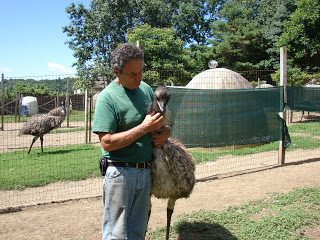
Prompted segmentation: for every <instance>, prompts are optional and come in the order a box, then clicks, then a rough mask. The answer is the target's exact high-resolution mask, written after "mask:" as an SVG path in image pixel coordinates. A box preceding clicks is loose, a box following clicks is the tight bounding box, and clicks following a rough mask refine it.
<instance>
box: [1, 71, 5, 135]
mask: <svg viewBox="0 0 320 240" xmlns="http://www.w3.org/2000/svg"><path fill="white" fill-rule="evenodd" d="M3 81H4V74H3V73H2V77H1V131H4V86H3Z"/></svg>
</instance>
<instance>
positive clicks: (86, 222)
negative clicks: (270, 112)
mask: <svg viewBox="0 0 320 240" xmlns="http://www.w3.org/2000/svg"><path fill="white" fill-rule="evenodd" d="M319 169H320V159H319V158H312V159H307V160H304V161H299V162H291V163H288V164H286V165H285V166H283V167H273V168H270V169H265V170H260V171H256V172H251V173H246V174H240V175H236V176H232V177H224V178H218V179H215V180H211V181H206V182H199V183H197V184H196V186H195V189H194V191H193V193H192V195H191V197H190V198H188V199H180V200H178V201H177V204H176V208H175V212H174V214H173V220H174V219H176V218H177V217H178V216H179V215H180V214H182V213H190V212H193V211H198V210H200V209H213V210H217V211H222V210H224V209H226V208H227V207H228V206H229V205H235V204H240V203H244V202H246V201H248V200H257V199H263V198H268V196H269V193H273V192H278V193H286V192H289V191H291V190H293V189H294V188H297V187H306V186H319V187H320V174H319ZM152 202H153V209H152V214H151V218H150V222H149V229H155V228H156V227H159V226H164V225H165V221H166V201H164V200H159V199H153V200H152ZM101 219H102V202H101V197H96V198H89V199H80V200H72V201H66V202H61V203H51V204H45V205H38V206H33V207H25V208H22V210H21V211H18V212H11V213H6V214H1V215H0V226H1V227H0V239H7V240H15V239H34V240H37V239H39V240H40V239H41V240H42V239H48V240H49V239H52V240H53V239H55V240H56V239H79V240H80V239H87V240H91V239H92V240H93V239H100V238H101ZM306 234H307V235H308V236H309V237H312V238H313V239H320V227H318V228H314V229H309V230H308V231H307V232H306Z"/></svg>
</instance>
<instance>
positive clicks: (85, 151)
mask: <svg viewBox="0 0 320 240" xmlns="http://www.w3.org/2000/svg"><path fill="white" fill-rule="evenodd" d="M170 74H171V73H170ZM264 74H265V73H264ZM171 75H173V74H171ZM176 75H177V74H176ZM251 75H253V74H251ZM231 78H232V77H231V76H229V78H227V79H226V80H228V81H231V80H232V79H231ZM40 79H41V78H40V77H38V78H37V80H38V81H39V80H40ZM44 79H45V77H44ZM7 80H9V79H7ZM52 80H53V79H52ZM206 80H207V79H206V78H205V77H202V79H201V81H202V82H205V81H206ZM211 80H212V79H211ZM211 80H210V79H209V81H211ZM229 84H231V83H229ZM221 86H222V85H221ZM224 86H225V85H224ZM230 86H231V85H230ZM66 88H67V87H65V89H66ZM170 91H171V95H172V98H171V100H170V103H169V107H170V108H171V110H172V112H173V116H174V123H173V126H172V137H175V138H178V139H180V140H181V141H182V142H183V143H184V144H185V145H186V146H187V147H188V149H189V151H190V153H191V154H192V156H193V157H194V158H195V160H196V162H197V166H196V178H197V180H204V179H210V178H215V177H223V176H228V175H232V174H237V173H242V172H246V171H248V170H253V169H260V168H269V167H273V166H278V164H279V157H278V156H279V140H281V138H282V135H281V132H282V129H283V125H282V123H281V121H279V120H278V112H279V111H281V110H282V109H283V105H282V103H281V97H282V91H283V89H282V88H272V89H254V88H253V87H252V88H249V89H240V90H239V89H234V88H233V89H230V88H229V89H226V88H224V89H222V90H221V89H220V90H219V89H209V87H208V86H207V87H206V88H205V89H191V88H188V89H185V88H175V87H171V88H170ZM319 91H320V89H318V90H312V94H313V97H310V96H308V95H307V93H304V94H299V100H298V101H303V100H304V99H308V101H309V102H311V103H312V104H313V106H317V102H320V101H319V98H320V92H319ZM94 94H95V92H92V94H88V95H83V94H82V95H79V94H70V96H69V97H70V99H71V100H72V112H71V114H70V115H69V116H68V118H66V119H65V120H64V121H63V122H62V124H61V126H59V127H58V128H56V129H54V130H52V131H50V132H49V133H47V134H45V135H44V136H43V152H42V150H41V141H40V139H37V140H36V141H35V143H34V144H33V146H32V149H31V151H30V154H28V150H29V148H30V145H31V143H32V141H33V139H34V136H33V135H19V132H20V129H22V127H23V125H24V124H25V123H26V122H27V121H28V119H30V118H31V116H22V112H21V109H20V111H17V108H18V109H19V107H17V104H18V105H19V101H21V99H18V101H17V100H16V99H9V100H7V101H6V102H5V103H4V102H1V106H3V107H4V108H5V109H6V110H5V111H4V112H5V114H4V115H3V118H2V119H3V120H2V124H3V128H2V129H1V130H2V131H0V138H1V143H0V196H1V197H0V209H4V208H8V207H16V206H21V205H32V204H39V203H43V202H52V201H60V200H66V199H71V198H82V197H91V196H97V195H100V194H101V186H102V177H101V174H100V170H99V168H98V160H99V158H100V156H101V148H100V144H99V141H98V137H97V136H96V135H94V134H91V133H90V112H91V111H90V106H92V111H94V109H93V106H94V104H93V103H92V105H91V104H90V101H89V100H88V101H87V99H90V100H91V101H92V102H93V99H94V98H93V96H92V95H94ZM86 96H87V97H88V98H86ZM303 96H305V97H303ZM292 97H293V98H295V96H294V94H293V95H292ZM59 98H60V99H59ZM10 101H11V103H9V102H10ZM60 101H61V97H59V96H44V97H40V96H38V97H37V103H38V106H43V107H39V113H40V114H47V113H48V112H49V111H50V110H51V109H53V108H55V107H58V106H60ZM87 103H89V104H87ZM297 103H298V102H297V101H295V104H297ZM299 106H300V105H299ZM304 106H305V105H304ZM88 109H89V110H88ZM298 110H299V111H294V112H292V113H291V112H288V119H291V121H290V123H289V125H288V128H289V133H290V135H291V141H292V142H291V145H290V147H289V148H288V149H287V151H286V156H287V157H286V162H288V163H290V162H293V161H305V160H308V159H318V158H320V147H319V146H320V145H319V141H320V137H319V136H320V133H319V130H318V129H319V114H318V112H317V111H320V109H318V108H313V111H310V112H309V113H307V112H306V113H305V114H304V116H303V117H302V118H301V116H302V112H301V109H298ZM309 110H310V109H309ZM85 113H87V116H86V115H85ZM92 116H93V114H92V115H91V117H92ZM88 119H89V120H88ZM261 129H262V130H261ZM88 139H89V140H88Z"/></svg>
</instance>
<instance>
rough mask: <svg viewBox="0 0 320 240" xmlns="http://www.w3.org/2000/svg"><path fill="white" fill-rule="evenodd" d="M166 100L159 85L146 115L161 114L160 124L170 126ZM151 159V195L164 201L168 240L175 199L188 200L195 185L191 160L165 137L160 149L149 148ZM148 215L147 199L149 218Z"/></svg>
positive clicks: (176, 142) (177, 143)
mask: <svg viewBox="0 0 320 240" xmlns="http://www.w3.org/2000/svg"><path fill="white" fill-rule="evenodd" d="M169 99H170V92H169V90H168V89H167V88H166V87H165V86H159V87H158V88H157V89H156V91H155V92H154V98H153V101H152V103H151V104H150V106H149V108H148V113H151V112H152V111H155V112H160V113H161V114H162V115H163V117H164V125H170V124H171V113H170V111H169V109H168V107H167V104H168V101H169ZM153 158H154V159H153V161H152V163H151V165H150V171H151V179H152V185H151V195H154V196H155V197H157V198H168V204H167V232H166V239H169V232H170V222H171V216H172V213H173V210H174V206H175V202H176V200H177V199H179V198H187V197H189V196H190V194H191V192H192V190H193V187H194V185H195V182H196V179H195V174H194V173H195V161H194V159H193V157H192V156H191V155H190V154H189V153H188V151H187V149H186V148H185V146H183V144H182V143H181V142H180V141H179V140H177V139H173V138H169V139H168V140H167V141H166V142H165V144H164V145H163V146H162V147H161V148H153ZM150 213H151V200H150V211H149V216H150Z"/></svg>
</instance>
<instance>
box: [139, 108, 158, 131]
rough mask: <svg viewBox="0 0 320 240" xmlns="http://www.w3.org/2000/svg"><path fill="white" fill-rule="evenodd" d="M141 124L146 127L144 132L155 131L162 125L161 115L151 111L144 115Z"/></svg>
mask: <svg viewBox="0 0 320 240" xmlns="http://www.w3.org/2000/svg"><path fill="white" fill-rule="evenodd" d="M141 125H143V126H144V127H145V128H146V130H147V131H146V132H153V131H157V130H159V129H160V128H161V127H162V126H163V116H161V114H160V113H155V112H152V113H150V114H148V115H147V116H146V117H145V119H144V120H143V122H142V123H141Z"/></svg>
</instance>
